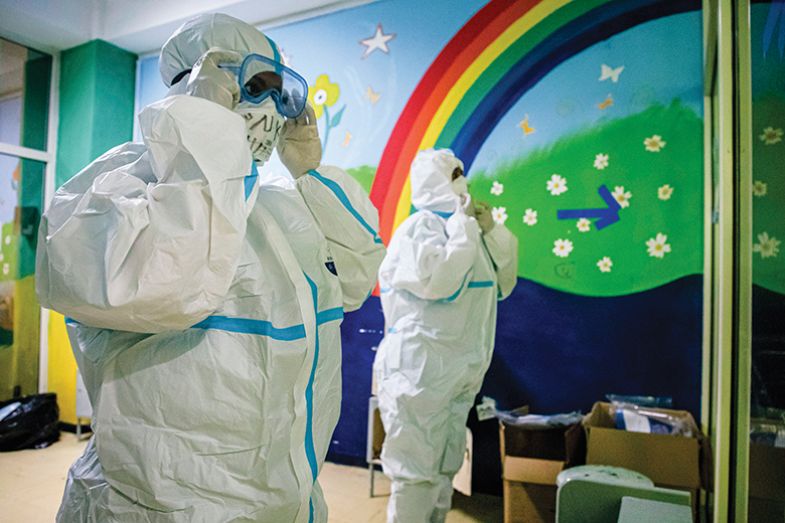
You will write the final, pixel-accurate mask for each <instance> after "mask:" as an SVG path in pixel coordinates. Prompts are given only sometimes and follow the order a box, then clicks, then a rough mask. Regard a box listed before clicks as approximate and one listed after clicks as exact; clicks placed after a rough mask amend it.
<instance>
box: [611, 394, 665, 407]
mask: <svg viewBox="0 0 785 523" xmlns="http://www.w3.org/2000/svg"><path fill="white" fill-rule="evenodd" d="M605 397H606V398H608V401H610V402H611V403H629V404H630V405H638V406H640V407H652V408H656V409H672V408H673V398H671V397H669V396H625V395H622V394H606V395H605Z"/></svg>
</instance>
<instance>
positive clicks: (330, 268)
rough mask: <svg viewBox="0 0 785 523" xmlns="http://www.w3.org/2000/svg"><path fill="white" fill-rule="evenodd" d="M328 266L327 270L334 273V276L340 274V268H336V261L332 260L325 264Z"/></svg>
mask: <svg viewBox="0 0 785 523" xmlns="http://www.w3.org/2000/svg"><path fill="white" fill-rule="evenodd" d="M324 266H325V267H327V270H328V271H330V272H331V273H333V275H334V276H338V269H336V268H335V262H334V261H332V260H330V261H328V262H326V263H325V264H324Z"/></svg>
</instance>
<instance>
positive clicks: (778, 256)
mask: <svg viewBox="0 0 785 523" xmlns="http://www.w3.org/2000/svg"><path fill="white" fill-rule="evenodd" d="M752 121H753V137H752V140H753V141H752V178H753V191H752V194H753V196H752V241H753V253H752V281H753V282H754V283H755V284H756V285H760V286H762V287H765V288H767V289H769V290H771V291H774V292H779V293H780V294H785V216H783V214H785V136H783V129H784V128H785V98H782V96H781V95H779V96H777V95H769V96H766V97H763V98H761V99H758V100H755V103H754V104H753V117H752ZM767 130H768V132H767ZM778 131H779V132H778ZM764 235H765V236H764ZM756 245H757V247H756Z"/></svg>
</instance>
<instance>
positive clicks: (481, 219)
mask: <svg viewBox="0 0 785 523" xmlns="http://www.w3.org/2000/svg"><path fill="white" fill-rule="evenodd" d="M474 212H475V215H474V216H475V218H477V223H478V224H480V229H482V233H483V234H488V233H489V232H491V230H492V229H493V227H494V226H495V225H496V222H494V221H493V215H492V214H491V210H490V209H489V208H488V204H487V203H483V202H477V205H476V206H475V207H474Z"/></svg>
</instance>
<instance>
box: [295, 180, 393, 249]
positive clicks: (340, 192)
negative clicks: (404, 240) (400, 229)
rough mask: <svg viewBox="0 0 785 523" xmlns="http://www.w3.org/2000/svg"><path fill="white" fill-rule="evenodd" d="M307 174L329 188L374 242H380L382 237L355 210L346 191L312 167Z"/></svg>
mask: <svg viewBox="0 0 785 523" xmlns="http://www.w3.org/2000/svg"><path fill="white" fill-rule="evenodd" d="M308 174H310V175H311V176H313V177H314V178H316V179H317V180H319V181H320V182H322V183H323V184H324V185H325V187H327V188H328V189H330V190H331V191H332V192H333V194H335V197H336V198H338V201H340V202H341V204H343V206H344V207H346V210H347V211H349V213H350V214H351V215H352V216H354V218H355V219H356V220H357V221H358V222H360V225H362V226H363V228H364V229H365V230H366V231H368V232H369V233H371V235H372V236H373V241H374V243H382V239H381V238H380V237H379V234H378V233H377V232H376V231H375V230H374V229H373V227H371V226H370V225H369V224H368V222H366V221H365V219H364V218H363V217H362V216H360V213H359V212H357V209H355V208H354V206H353V205H352V202H350V201H349V197H348V196H346V193H345V192H344V191H343V189H341V186H340V185H338V184H337V183H336V182H334V181H333V180H330V179H329V178H325V177H324V176H322V175H321V174H319V173H318V172H317V171H315V170H313V169H311V170H310V171H308Z"/></svg>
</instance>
